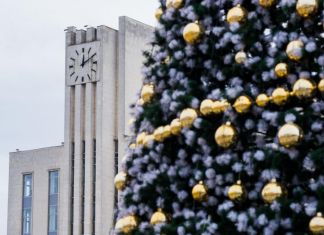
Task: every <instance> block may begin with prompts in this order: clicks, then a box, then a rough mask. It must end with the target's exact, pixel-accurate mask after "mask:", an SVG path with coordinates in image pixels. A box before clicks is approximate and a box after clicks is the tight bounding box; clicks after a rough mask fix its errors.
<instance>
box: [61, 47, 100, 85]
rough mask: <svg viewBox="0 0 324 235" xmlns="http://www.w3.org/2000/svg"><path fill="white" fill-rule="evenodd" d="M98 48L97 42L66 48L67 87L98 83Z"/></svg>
mask: <svg viewBox="0 0 324 235" xmlns="http://www.w3.org/2000/svg"><path fill="white" fill-rule="evenodd" d="M99 48H100V43H99V42H92V43H86V44H80V45H74V46H70V47H68V51H67V62H66V63H67V78H66V79H67V81H66V82H67V85H76V84H83V83H87V82H96V81H98V78H99V72H98V69H99V66H98V63H99V61H98V60H99Z"/></svg>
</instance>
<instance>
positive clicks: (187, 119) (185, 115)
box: [180, 108, 198, 127]
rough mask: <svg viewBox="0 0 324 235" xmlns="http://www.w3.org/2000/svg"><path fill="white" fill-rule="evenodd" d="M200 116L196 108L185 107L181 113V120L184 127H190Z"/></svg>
mask: <svg viewBox="0 0 324 235" xmlns="http://www.w3.org/2000/svg"><path fill="white" fill-rule="evenodd" d="M197 117H198V115H197V112H196V110H194V109H190V108H189V109H185V110H183V111H182V112H181V114H180V122H181V126H183V127H190V126H191V125H192V124H193V122H194V121H195V120H196V118H197Z"/></svg>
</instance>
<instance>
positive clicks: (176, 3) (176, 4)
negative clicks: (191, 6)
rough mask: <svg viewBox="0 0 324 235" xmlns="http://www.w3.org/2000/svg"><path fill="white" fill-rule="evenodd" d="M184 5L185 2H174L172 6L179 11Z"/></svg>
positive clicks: (180, 0)
mask: <svg viewBox="0 0 324 235" xmlns="http://www.w3.org/2000/svg"><path fill="white" fill-rule="evenodd" d="M182 5H183V0H172V6H173V8H175V9H179V8H180V7H182Z"/></svg>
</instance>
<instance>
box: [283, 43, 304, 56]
mask: <svg viewBox="0 0 324 235" xmlns="http://www.w3.org/2000/svg"><path fill="white" fill-rule="evenodd" d="M303 49H304V43H303V42H302V41H300V40H295V41H291V42H290V43H289V44H288V46H287V49H286V53H287V55H288V57H289V59H291V60H294V61H299V60H300V59H301V58H302V57H303Z"/></svg>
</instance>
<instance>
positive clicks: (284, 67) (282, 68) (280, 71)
mask: <svg viewBox="0 0 324 235" xmlns="http://www.w3.org/2000/svg"><path fill="white" fill-rule="evenodd" d="M275 73H276V75H277V76H278V77H280V78H284V77H287V75H288V64H286V63H279V64H277V65H276V67H275Z"/></svg>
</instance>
